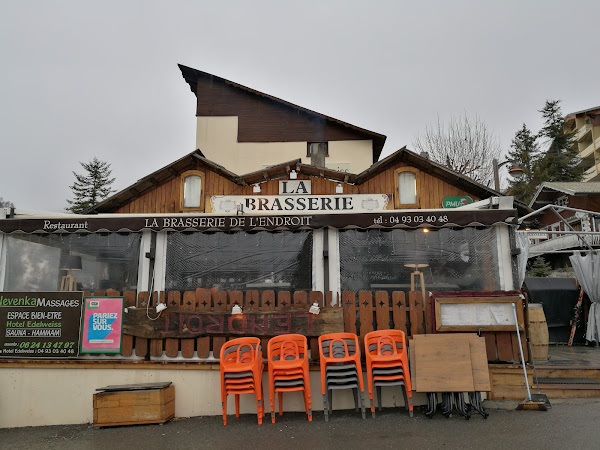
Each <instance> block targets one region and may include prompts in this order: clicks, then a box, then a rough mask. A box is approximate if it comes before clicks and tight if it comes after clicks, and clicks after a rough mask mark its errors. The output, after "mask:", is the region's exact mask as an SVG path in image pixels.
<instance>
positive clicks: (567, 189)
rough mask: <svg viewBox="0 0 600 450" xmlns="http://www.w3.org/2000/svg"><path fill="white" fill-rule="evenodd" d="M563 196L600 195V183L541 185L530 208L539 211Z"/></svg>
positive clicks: (545, 183)
mask: <svg viewBox="0 0 600 450" xmlns="http://www.w3.org/2000/svg"><path fill="white" fill-rule="evenodd" d="M561 194H563V195H586V194H600V182H594V181H588V182H544V183H542V184H541V185H540V187H539V188H538V190H537V192H536V193H535V195H534V196H533V199H532V200H531V202H530V203H529V207H531V208H534V209H538V208H541V207H543V206H546V205H548V204H551V203H554V200H556V198H557V197H560V196H561Z"/></svg>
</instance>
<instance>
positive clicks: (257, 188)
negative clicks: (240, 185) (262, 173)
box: [252, 183, 260, 194]
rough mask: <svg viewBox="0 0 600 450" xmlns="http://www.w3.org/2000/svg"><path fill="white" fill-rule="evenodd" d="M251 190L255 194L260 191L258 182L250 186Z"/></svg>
mask: <svg viewBox="0 0 600 450" xmlns="http://www.w3.org/2000/svg"><path fill="white" fill-rule="evenodd" d="M252 192H254V193H255V194H258V193H260V186H259V184H258V183H256V184H255V185H254V187H253V188H252Z"/></svg>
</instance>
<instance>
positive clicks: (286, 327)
mask: <svg viewBox="0 0 600 450" xmlns="http://www.w3.org/2000/svg"><path fill="white" fill-rule="evenodd" d="M271 317H272V318H273V334H274V335H275V336H277V335H280V334H288V333H290V332H291V330H292V316H291V315H290V314H273V315H272V316H271ZM276 327H281V328H276Z"/></svg>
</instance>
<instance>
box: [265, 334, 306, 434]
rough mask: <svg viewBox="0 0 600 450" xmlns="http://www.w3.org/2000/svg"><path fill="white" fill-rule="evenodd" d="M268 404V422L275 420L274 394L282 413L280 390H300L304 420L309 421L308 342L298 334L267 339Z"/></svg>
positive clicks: (282, 391) (280, 413)
mask: <svg viewBox="0 0 600 450" xmlns="http://www.w3.org/2000/svg"><path fill="white" fill-rule="evenodd" d="M267 355H268V370H269V403H270V406H271V422H272V423H275V408H274V403H275V394H278V397H279V398H278V399H279V415H280V416H281V415H282V414H283V412H282V406H283V393H284V392H295V391H302V393H303V397H304V409H305V411H306V414H307V415H308V421H309V422H311V421H312V403H311V396H310V382H309V375H308V343H307V340H306V336H303V335H301V334H284V335H281V336H276V337H274V338H271V339H270V340H269V344H268V346H267Z"/></svg>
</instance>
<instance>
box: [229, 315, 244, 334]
mask: <svg viewBox="0 0 600 450" xmlns="http://www.w3.org/2000/svg"><path fill="white" fill-rule="evenodd" d="M234 322H235V323H236V324H239V323H240V322H241V324H242V326H241V327H240V328H239V329H237V330H236V328H235V327H234V326H233V324H234ZM246 322H247V320H246V315H245V314H236V315H234V316H229V320H228V321H227V325H228V327H227V328H228V330H229V332H230V333H232V334H244V333H245V332H246Z"/></svg>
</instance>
